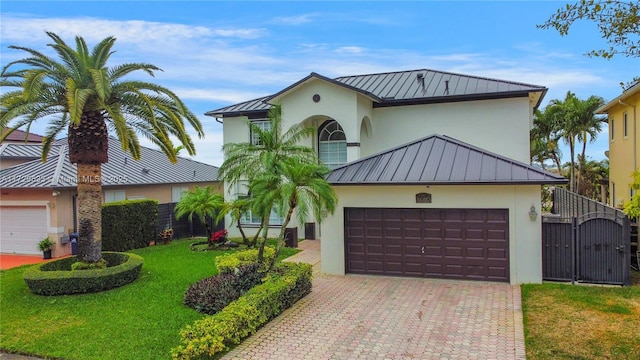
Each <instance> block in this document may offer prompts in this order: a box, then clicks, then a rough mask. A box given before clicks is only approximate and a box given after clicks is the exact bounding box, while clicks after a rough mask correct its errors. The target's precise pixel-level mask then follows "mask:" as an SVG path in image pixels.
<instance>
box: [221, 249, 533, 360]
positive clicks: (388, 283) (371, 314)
mask: <svg viewBox="0 0 640 360" xmlns="http://www.w3.org/2000/svg"><path fill="white" fill-rule="evenodd" d="M307 242H308V241H304V242H303V243H302V244H304V243H307ZM310 244H312V245H313V246H316V245H317V247H318V248H319V241H317V243H314V242H313V241H312V243H310ZM304 245H309V244H304ZM310 250H311V251H309V252H308V251H306V250H305V251H304V252H302V253H300V254H299V255H300V256H299V257H298V260H301V261H305V262H311V263H313V261H317V259H319V255H317V256H316V254H314V250H313V249H310ZM318 250H319V249H318ZM305 253H306V254H305ZM309 259H311V261H309ZM314 268H317V264H316V265H315V266H314ZM520 304H521V301H520V287H519V286H511V285H509V284H499V283H488V282H470V281H448V280H430V279H411V278H395V277H378V276H362V275H347V276H330V275H322V274H318V273H317V274H316V275H315V278H314V280H313V291H312V293H311V294H309V295H308V296H307V297H305V298H304V299H302V300H300V301H299V302H298V303H296V304H295V305H294V306H293V307H292V308H291V309H288V310H287V311H285V312H284V313H283V314H281V315H280V316H279V317H277V318H276V319H274V320H272V321H271V322H270V323H269V324H267V325H266V326H265V327H264V328H262V329H260V330H259V331H258V332H257V333H256V334H255V335H253V336H252V337H250V338H248V339H246V340H245V341H244V342H243V343H242V344H241V345H239V346H238V347H237V348H235V349H234V350H233V351H231V352H230V353H228V354H227V355H226V356H225V357H223V359H226V360H229V359H243V360H246V359H286V360H297V359H314V360H316V359H509V360H512V359H525V348H524V335H523V327H522V311H521V305H520Z"/></svg>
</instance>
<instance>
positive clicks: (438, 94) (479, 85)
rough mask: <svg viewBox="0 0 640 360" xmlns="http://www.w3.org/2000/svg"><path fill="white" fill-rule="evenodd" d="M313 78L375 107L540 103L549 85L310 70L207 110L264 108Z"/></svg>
mask: <svg viewBox="0 0 640 360" xmlns="http://www.w3.org/2000/svg"><path fill="white" fill-rule="evenodd" d="M310 80H322V81H327V82H330V83H332V84H335V85H338V86H342V87H344V88H347V89H350V90H353V91H356V92H358V93H360V94H362V95H364V96H367V97H369V98H370V99H372V100H373V101H374V107H379V106H398V105H410V104H424V103H434V102H455V101H468V100H480V99H497V98H507V97H520V96H529V95H531V94H534V95H532V96H533V100H535V102H536V105H535V107H538V106H539V105H540V102H541V101H542V98H543V97H544V95H545V94H546V92H547V88H545V87H544V86H539V85H531V84H525V83H519V82H513V81H505V80H497V79H490V78H484V77H478V76H470V75H462V74H455V73H450V72H444V71H436V70H430V69H418V70H409V71H398V72H387V73H378V74H367V75H354V76H342V77H337V78H335V79H330V78H328V77H325V76H322V75H320V74H318V73H311V74H310V75H308V76H306V77H304V78H303V79H301V80H299V81H297V82H296V83H294V84H292V85H290V86H288V87H286V88H285V89H283V90H281V91H279V92H277V93H276V94H274V95H271V96H266V97H263V98H259V99H255V100H251V101H247V102H243V103H240V104H235V105H231V106H227V107H223V108H220V109H217V110H212V111H208V112H206V113H205V115H208V116H213V117H225V116H242V115H248V114H250V113H252V112H264V111H266V110H268V109H269V108H270V106H271V105H269V104H268V103H269V102H272V101H275V100H277V99H278V98H280V97H281V96H283V95H284V94H286V93H288V92H290V91H292V90H294V89H295V88H297V87H298V86H300V85H302V84H305V83H307V82H309V81H310Z"/></svg>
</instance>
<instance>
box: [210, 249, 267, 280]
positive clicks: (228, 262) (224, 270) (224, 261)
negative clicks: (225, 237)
mask: <svg viewBox="0 0 640 360" xmlns="http://www.w3.org/2000/svg"><path fill="white" fill-rule="evenodd" d="M275 254H276V251H275V250H274V249H273V248H271V247H268V246H265V248H264V261H263V262H262V264H261V268H260V269H259V270H260V271H265V270H266V267H267V266H268V265H269V264H270V263H271V259H273V257H274V256H275ZM257 262H258V249H249V250H242V251H238V252H232V253H229V254H225V255H220V256H217V257H216V267H217V268H218V272H219V273H220V274H229V273H232V272H235V271H236V269H237V268H239V267H240V266H242V265H250V264H256V263H257Z"/></svg>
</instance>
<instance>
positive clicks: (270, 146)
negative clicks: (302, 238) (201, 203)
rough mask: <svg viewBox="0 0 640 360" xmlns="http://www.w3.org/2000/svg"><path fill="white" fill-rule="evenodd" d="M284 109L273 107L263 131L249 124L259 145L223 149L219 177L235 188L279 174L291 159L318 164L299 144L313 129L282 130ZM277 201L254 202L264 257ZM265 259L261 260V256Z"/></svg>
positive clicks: (253, 207) (292, 128)
mask: <svg viewBox="0 0 640 360" xmlns="http://www.w3.org/2000/svg"><path fill="white" fill-rule="evenodd" d="M281 112H282V111H281V107H280V106H279V105H274V106H273V107H272V108H271V109H270V110H269V113H268V121H269V127H268V128H266V129H262V128H260V127H258V126H257V125H255V124H253V123H251V122H248V125H249V128H250V130H251V133H252V134H253V135H254V138H255V139H257V141H256V142H245V143H229V144H225V145H224V146H223V147H222V151H223V152H224V154H225V160H224V163H223V164H222V166H221V167H220V169H219V170H218V176H219V178H220V179H221V180H223V181H224V182H225V183H226V184H227V185H235V184H237V183H238V182H239V181H241V180H244V179H246V180H247V181H249V184H251V182H252V181H253V179H255V178H256V177H258V176H261V175H263V174H278V173H279V171H280V170H279V169H278V167H279V166H280V165H281V164H282V163H283V162H284V161H285V160H286V159H289V158H296V159H298V161H300V162H303V163H317V162H318V160H317V156H316V154H315V152H314V151H313V149H312V148H310V147H308V146H303V145H300V144H299V142H300V140H302V139H305V138H307V137H309V136H311V134H313V128H305V127H302V126H300V125H294V126H292V127H290V128H289V129H288V130H287V131H284V130H283V129H282V117H281ZM274 204H275V202H272V203H270V202H267V199H265V198H264V197H263V198H262V201H261V202H257V201H253V200H252V201H251V209H252V211H253V212H255V213H256V214H258V215H259V216H260V217H261V219H262V220H261V224H260V228H259V230H258V233H259V232H260V230H261V231H262V237H263V240H262V243H261V247H260V252H259V254H260V255H262V253H263V252H262V250H263V249H264V243H265V242H266V240H267V234H268V230H269V215H270V212H271V209H272V208H273V206H274ZM259 259H260V260H262V257H261V256H259Z"/></svg>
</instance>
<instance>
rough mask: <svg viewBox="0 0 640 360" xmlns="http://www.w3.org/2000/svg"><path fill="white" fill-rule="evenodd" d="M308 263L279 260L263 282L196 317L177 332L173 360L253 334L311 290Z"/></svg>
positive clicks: (211, 351)
mask: <svg viewBox="0 0 640 360" xmlns="http://www.w3.org/2000/svg"><path fill="white" fill-rule="evenodd" d="M311 275H312V271H311V265H309V264H304V263H282V264H280V265H278V267H277V268H276V271H274V272H273V273H271V274H269V275H268V276H267V277H266V278H265V280H264V282H263V283H262V284H260V285H258V286H256V287H254V288H253V289H251V290H249V291H248V292H247V293H245V294H244V295H243V296H241V297H240V298H239V299H238V300H236V301H234V302H232V303H231V304H229V305H228V306H227V307H225V308H224V309H223V310H222V311H220V312H218V313H217V314H215V315H211V316H207V317H205V318H203V319H200V320H197V321H195V322H194V323H193V325H187V327H186V328H185V329H183V330H182V331H181V332H180V337H181V342H182V345H180V346H178V347H176V348H173V349H172V350H171V355H172V356H173V358H174V359H194V358H202V357H207V356H209V357H210V356H213V355H215V354H217V353H219V352H222V351H226V350H228V349H229V347H230V346H232V345H237V344H239V343H240V342H241V341H242V339H244V338H246V337H247V336H249V335H251V334H253V333H255V332H256V331H257V330H258V329H259V328H260V327H261V326H263V325H264V324H266V323H267V322H269V320H271V319H273V318H274V317H276V316H278V315H279V314H280V313H282V312H283V311H284V310H285V309H287V308H289V307H291V305H293V304H294V303H295V302H296V301H298V300H300V299H301V298H302V297H304V296H306V295H307V294H309V293H310V292H311Z"/></svg>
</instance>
